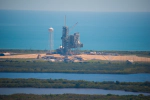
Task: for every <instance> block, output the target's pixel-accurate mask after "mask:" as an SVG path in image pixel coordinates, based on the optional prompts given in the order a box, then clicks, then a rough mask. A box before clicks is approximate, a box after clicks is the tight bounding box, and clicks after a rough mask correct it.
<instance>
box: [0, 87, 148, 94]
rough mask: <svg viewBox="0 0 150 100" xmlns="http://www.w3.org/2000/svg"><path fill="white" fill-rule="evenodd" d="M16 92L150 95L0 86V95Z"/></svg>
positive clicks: (79, 89)
mask: <svg viewBox="0 0 150 100" xmlns="http://www.w3.org/2000/svg"><path fill="white" fill-rule="evenodd" d="M17 93H25V94H39V95H41V94H89V95H93V94H102V95H107V94H114V95H139V94H143V95H145V96H148V95H150V93H142V92H127V91H121V90H103V89H83V88H62V89H58V88H0V95H11V94H17Z"/></svg>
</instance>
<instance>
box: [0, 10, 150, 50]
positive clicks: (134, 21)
mask: <svg viewBox="0 0 150 100" xmlns="http://www.w3.org/2000/svg"><path fill="white" fill-rule="evenodd" d="M65 15H66V16H67V20H66V24H67V26H68V27H69V28H71V27H72V26H73V25H74V24H75V23H76V22H78V24H77V25H76V26H75V27H74V28H73V29H72V30H71V31H70V34H73V33H74V32H79V33H80V40H81V42H82V43H83V44H84V47H83V48H82V49H83V50H85V49H87V50H144V51H145V50H146V51H149V50H150V13H147V12H144V13H140V12H132V13H131V12H130V13H127V12H124V13H123V12H120V13H119V12H115V13H109V12H107V13H106V12H101V13H98V12H49V11H6V10H0V49H2V48H3V49H41V50H45V49H49V42H48V41H49V40H48V39H49V32H48V28H49V27H53V28H54V48H55V49H56V48H58V47H59V46H60V45H61V35H62V26H63V25H64V16H65Z"/></svg>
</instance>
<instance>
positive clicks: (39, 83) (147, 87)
mask: <svg viewBox="0 0 150 100" xmlns="http://www.w3.org/2000/svg"><path fill="white" fill-rule="evenodd" d="M0 87H8V88H11V87H35V88H97V89H106V90H125V91H132V92H150V82H119V81H116V82H113V81H106V82H105V81H104V82H91V81H83V80H79V81H74V80H64V79H54V80H53V79H33V78H32V79H6V78H2V79H0Z"/></svg>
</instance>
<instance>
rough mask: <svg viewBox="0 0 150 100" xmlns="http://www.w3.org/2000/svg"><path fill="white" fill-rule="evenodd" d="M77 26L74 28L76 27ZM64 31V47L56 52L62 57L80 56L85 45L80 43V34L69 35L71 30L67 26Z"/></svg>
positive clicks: (62, 38)
mask: <svg viewBox="0 0 150 100" xmlns="http://www.w3.org/2000/svg"><path fill="white" fill-rule="evenodd" d="M65 23H66V17H65ZM76 24H77V23H76ZM76 24H75V25H76ZM75 25H74V26H73V27H75ZM62 29H63V30H62V37H61V40H62V45H61V46H60V47H59V49H57V50H56V52H57V53H59V54H62V55H72V54H80V48H81V47H83V44H82V43H81V42H80V34H79V32H76V33H74V34H73V35H69V28H68V27H67V26H66V24H65V25H64V26H63V28H62Z"/></svg>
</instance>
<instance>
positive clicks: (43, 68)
mask: <svg viewBox="0 0 150 100" xmlns="http://www.w3.org/2000/svg"><path fill="white" fill-rule="evenodd" d="M149 66H150V63H148V62H147V63H144V62H135V63H130V62H120V61H119V62H117V61H116V62H115V61H114V62H108V61H88V62H69V63H64V62H49V61H43V60H34V59H3V60H2V61H1V62H0V72H61V73H110V74H111V73H114V74H121V73H124V74H129V73H150V67H149Z"/></svg>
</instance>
